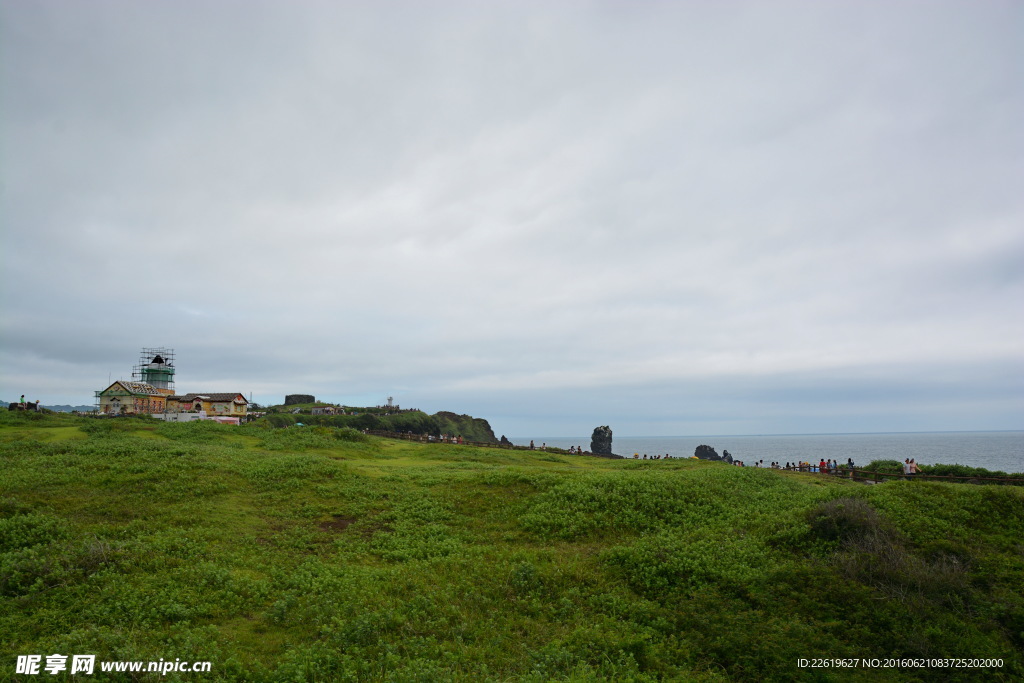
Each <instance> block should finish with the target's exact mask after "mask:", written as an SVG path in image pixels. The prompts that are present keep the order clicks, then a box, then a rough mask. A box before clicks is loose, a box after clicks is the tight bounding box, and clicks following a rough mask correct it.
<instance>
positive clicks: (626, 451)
mask: <svg viewBox="0 0 1024 683" xmlns="http://www.w3.org/2000/svg"><path fill="white" fill-rule="evenodd" d="M509 439H510V441H512V442H513V443H515V444H517V445H529V443H530V440H531V439H532V440H533V442H534V445H535V446H536V447H538V448H540V447H541V446H542V445H543V444H545V443H546V444H547V445H548V446H552V447H555V448H566V449H567V448H569V447H570V446H576V447H579V446H582V447H583V448H584V449H585V450H590V436H589V435H588V436H586V437H556V436H550V437H543V436H542V437H509ZM702 444H704V445H708V446H711V447H712V448H714V449H715V450H716V451H717V452H718V453H719V455H721V454H722V453H723V452H725V451H729V454H730V455H732V457H733V458H735V459H737V460H743V461H744V462H746V463H747V464H748V465H753V464H754V463H755V462H757V461H760V460H763V461H764V462H765V464H766V465H767V464H769V463H771V462H780V463H782V464H785V463H786V462H793V461H797V460H808V461H811V460H813V461H817V460H821V459H825V460H829V459H832V460H838V461H840V462H846V460H847V459H848V458H852V459H853V461H854V463H855V464H857V465H867V464H868V463H869V462H871V461H872V460H901V461H902V460H904V459H906V458H913V459H914V460H916V461H917V462H919V463H921V464H924V465H934V464H939V463H942V464H959V465H967V466H970V467H984V468H985V469H989V470H996V471H1003V472H1024V430H1000V431H943V432H835V433H819V434H704V435H691V436H614V435H613V438H612V452H613V453H616V454H618V455H622V456H624V457H627V458H632V457H633V454H634V453H639V454H640V455H641V456H642V455H644V454H647V456H648V457H650V456H652V455H662V456H664V455H666V454H667V455H669V456H671V457H673V458H688V457H690V456H691V455H693V452H694V450H695V449H696V447H697V446H699V445H702Z"/></svg>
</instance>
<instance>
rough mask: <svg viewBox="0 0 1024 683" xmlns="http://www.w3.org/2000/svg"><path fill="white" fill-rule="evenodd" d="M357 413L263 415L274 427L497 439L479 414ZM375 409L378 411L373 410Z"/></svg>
mask: <svg viewBox="0 0 1024 683" xmlns="http://www.w3.org/2000/svg"><path fill="white" fill-rule="evenodd" d="M354 410H356V411H358V413H359V414H358V415H308V414H298V415H293V414H291V413H275V414H271V415H267V416H266V417H265V418H261V419H262V420H263V421H264V422H266V423H268V424H270V425H272V426H274V427H288V426H291V425H294V424H296V423H299V422H301V423H302V424H304V425H318V426H323V427H351V428H352V429H360V430H362V429H370V430H379V431H389V432H412V433H413V434H433V435H434V436H437V435H439V434H450V435H453V436H462V438H463V439H464V440H466V441H476V442H479V443H495V442H497V438H495V436H494V432H493V431H491V425H490V424H489V423H488V422H487V420H484V419H482V418H479V417H471V416H469V415H456V414H455V413H449V412H440V413H435V414H434V415H427V414H426V413H424V412H422V411H419V410H413V411H408V412H403V413H394V414H391V415H388V414H385V413H384V412H382V411H380V410H377V409H364V408H356V409H354ZM374 411H376V412H374Z"/></svg>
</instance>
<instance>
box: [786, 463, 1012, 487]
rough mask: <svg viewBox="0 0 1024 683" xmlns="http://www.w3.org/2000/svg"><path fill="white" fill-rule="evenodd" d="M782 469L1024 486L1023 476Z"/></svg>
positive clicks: (886, 478) (882, 478) (881, 478)
mask: <svg viewBox="0 0 1024 683" xmlns="http://www.w3.org/2000/svg"><path fill="white" fill-rule="evenodd" d="M782 469H784V470H789V471H791V472H809V473H811V474H825V475H830V476H833V477H847V478H849V479H853V480H854V481H870V482H872V483H874V484H880V483H882V482H883V481H893V480H896V479H903V480H909V481H914V480H918V481H921V480H928V481H945V482H949V483H954V484H958V483H964V482H966V483H974V482H978V483H992V484H1010V485H1016V486H1024V478H1018V477H976V476H973V475H958V474H904V473H902V472H898V473H897V472H873V471H871V470H865V469H857V468H856V467H854V468H852V469H851V468H848V467H843V466H840V467H839V468H838V469H837V470H834V471H828V470H827V469H826V470H825V471H820V470H821V468H820V466H819V465H812V466H810V467H807V466H804V467H784V468H782Z"/></svg>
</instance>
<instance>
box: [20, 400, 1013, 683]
mask: <svg viewBox="0 0 1024 683" xmlns="http://www.w3.org/2000/svg"><path fill="white" fill-rule="evenodd" d="M1022 539H1024V490H1022V489H1021V488H1020V487H1009V486H1006V487H996V486H971V485H953V484H932V483H925V482H903V481H898V482H892V483H887V484H883V485H879V486H864V485H857V484H851V483H848V482H843V481H834V480H827V479H825V478H822V477H819V476H816V475H810V474H799V473H782V472H776V471H771V470H756V469H751V468H746V469H740V468H734V467H729V466H727V465H724V464H721V463H711V462H703V461H693V460H668V461H633V460H621V461H617V460H604V459H597V458H586V457H573V456H562V455H554V454H549V453H539V452H525V451H505V450H498V449H473V448H470V447H465V446H461V447H460V446H452V445H443V444H413V443H407V442H397V441H388V440H380V439H374V438H367V437H364V436H363V435H361V434H360V433H358V432H355V431H353V430H350V429H338V428H329V427H311V428H306V429H270V428H261V427H259V426H257V425H248V426H245V427H241V428H239V427H230V426H224V425H217V424H213V423H208V422H201V423H187V424H162V423H154V422H153V421H150V420H134V419H125V420H89V419H85V418H73V417H65V416H43V415H41V416H16V415H13V414H11V415H8V414H3V415H2V416H0V643H2V644H0V650H3V652H2V656H0V662H2V664H0V667H2V668H0V680H2V679H3V678H4V677H5V676H12V675H13V671H14V661H15V656H16V655H18V654H29V653H37V654H42V655H46V654H51V653H64V654H71V653H82V654H85V653H92V654H96V655H97V661H103V660H158V659H160V658H164V659H174V658H180V659H182V660H209V661H210V662H212V671H211V673H210V674H205V675H202V676H199V675H196V674H174V673H171V674H169V675H167V676H163V677H161V676H158V675H152V674H150V678H146V677H145V676H143V677H142V679H141V680H167V681H173V680H182V681H196V680H204V681H205V680H231V681H281V680H288V681H297V680H302V681H307V680H310V681H312V680H316V681H345V680H351V681H385V680H391V681H448V680H461V681H480V680H492V681H508V680H526V681H548V680H572V681H591V680H635V681H654V680H709V681H710V680H714V681H718V680H722V681H724V680H766V679H767V680H851V679H852V680H879V679H881V680H896V679H898V680H939V679H941V680H977V679H978V678H988V679H992V680H1019V679H1020V677H1021V676H1022V675H1024V663H1022V661H1021V657H1020V654H1019V653H1020V652H1021V651H1022V649H1024V596H1022V589H1021V587H1022V586H1024V540H1022ZM801 657H803V658H814V657H835V658H847V657H878V658H886V657H900V658H910V657H920V658H930V657H986V658H988V657H992V658H1001V659H1002V660H1003V666H1002V667H1001V668H998V669H993V668H989V669H984V670H978V669H973V670H972V669H943V670H942V671H936V670H927V669H921V668H903V669H901V670H898V671H888V672H879V671H877V670H870V669H865V668H857V669H848V670H843V671H835V670H832V669H828V670H825V669H816V670H811V669H801V668H798V666H797V659H798V658H801ZM44 661H45V659H44ZM105 676H114V677H113V678H105ZM118 676H120V677H118ZM126 676H127V675H126V674H120V675H118V674H102V673H99V672H97V674H96V675H94V676H93V677H91V678H90V680H97V681H99V680H128V679H127V677H126ZM41 677H45V678H47V679H48V680H63V679H61V678H60V677H59V676H58V677H51V676H48V675H46V674H43V676H41ZM41 677H40V676H35V677H25V680H39V679H40V678H41Z"/></svg>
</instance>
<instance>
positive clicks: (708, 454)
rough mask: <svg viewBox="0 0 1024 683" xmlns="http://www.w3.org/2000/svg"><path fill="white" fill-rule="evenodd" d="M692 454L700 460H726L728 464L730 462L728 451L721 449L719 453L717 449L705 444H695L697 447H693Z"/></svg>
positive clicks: (730, 457)
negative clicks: (720, 453)
mask: <svg viewBox="0 0 1024 683" xmlns="http://www.w3.org/2000/svg"><path fill="white" fill-rule="evenodd" d="M693 454H694V455H696V456H697V457H698V458H700V459H701V460H718V461H723V462H727V463H729V464H730V465H731V464H732V456H731V455H729V451H722V455H719V454H718V451H716V450H715V449H714V448H712V447H711V446H707V445H705V444H701V445H699V446H697V448H696V449H694V451H693Z"/></svg>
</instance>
